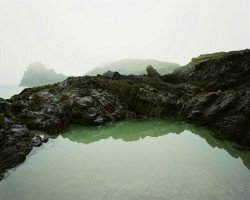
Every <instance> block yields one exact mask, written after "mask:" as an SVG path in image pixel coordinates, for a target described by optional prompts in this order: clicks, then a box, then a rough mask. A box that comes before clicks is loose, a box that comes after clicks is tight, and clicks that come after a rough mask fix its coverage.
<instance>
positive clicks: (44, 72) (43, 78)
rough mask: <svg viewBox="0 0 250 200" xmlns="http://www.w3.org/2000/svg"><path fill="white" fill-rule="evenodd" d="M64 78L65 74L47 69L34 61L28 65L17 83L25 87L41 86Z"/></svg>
mask: <svg viewBox="0 0 250 200" xmlns="http://www.w3.org/2000/svg"><path fill="white" fill-rule="evenodd" d="M66 78H67V76H64V75H63V74H57V73H56V72H55V71H54V70H52V69H49V70H48V69H46V68H45V66H44V65H43V64H42V63H40V62H36V63H33V64H31V65H29V66H28V68H27V70H26V71H25V72H24V74H23V78H22V80H21V82H20V84H19V85H20V86H26V87H30V86H42V85H47V84H53V83H57V82H61V81H63V80H65V79H66Z"/></svg>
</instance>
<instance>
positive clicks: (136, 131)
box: [62, 119, 250, 170]
mask: <svg viewBox="0 0 250 200" xmlns="http://www.w3.org/2000/svg"><path fill="white" fill-rule="evenodd" d="M138 123H140V126H138ZM185 130H189V131H191V132H192V133H194V134H196V135H198V136H200V137H201V138H203V139H205V140H206V142H207V143H208V144H209V145H210V146H211V147H213V148H215V147H217V148H219V149H224V150H225V151H226V152H227V153H228V154H229V155H231V156H232V157H234V158H240V159H241V160H242V161H243V164H244V165H245V166H246V167H247V168H248V169H249V170H250V156H249V152H247V151H240V150H237V149H235V148H234V147H235V145H236V144H234V143H232V142H229V141H223V140H221V139H218V138H215V137H213V136H212V135H213V134H212V133H211V132H210V131H209V130H208V129H205V128H203V127H199V126H195V125H191V124H188V123H185V122H181V121H177V120H174V119H167V120H166V119H165V120H164V119H163V120H159V119H157V120H153V119H151V120H140V121H138V120H136V121H124V122H118V123H111V124H108V125H106V126H99V127H95V126H84V127H83V126H79V125H73V126H71V127H70V129H69V131H68V132H67V133H65V134H62V137H64V138H68V139H69V140H71V141H72V142H78V143H84V144H90V143H93V142H98V141H100V140H104V139H108V138H110V137H111V138H113V139H115V140H118V139H120V140H123V141H125V142H132V141H137V140H139V139H143V138H145V137H159V136H163V135H166V134H170V133H172V134H180V133H182V132H183V131H185Z"/></svg>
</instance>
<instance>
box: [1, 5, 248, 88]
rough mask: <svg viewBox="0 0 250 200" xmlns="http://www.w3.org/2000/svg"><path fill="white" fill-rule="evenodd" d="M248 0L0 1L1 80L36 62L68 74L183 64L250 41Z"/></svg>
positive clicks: (10, 80) (15, 78)
mask: <svg viewBox="0 0 250 200" xmlns="http://www.w3.org/2000/svg"><path fill="white" fill-rule="evenodd" d="M249 10H250V1H249V0H238V1H236V0H0V85H10V84H18V83H19V82H20V80H21V78H22V74H23V71H24V70H25V69H26V67H27V66H28V65H29V64H30V63H32V62H36V61H41V62H42V63H44V65H45V66H46V67H47V68H53V69H55V71H56V72H61V73H64V74H65V75H74V76H79V75H83V74H84V73H86V72H87V71H89V70H90V69H91V68H93V67H95V66H97V65H100V64H102V63H108V62H111V61H114V60H118V59H123V58H149V59H158V60H163V61H169V62H176V63H179V64H182V65H183V64H186V63H188V62H189V61H190V59H191V58H192V57H194V56H197V55H200V54H202V53H210V52H216V51H230V50H240V49H246V48H249V47H250V26H249V24H250V12H249Z"/></svg>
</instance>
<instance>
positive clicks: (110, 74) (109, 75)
mask: <svg viewBox="0 0 250 200" xmlns="http://www.w3.org/2000/svg"><path fill="white" fill-rule="evenodd" d="M113 75H114V72H112V71H107V72H105V73H104V74H103V76H104V77H107V78H112V77H113Z"/></svg>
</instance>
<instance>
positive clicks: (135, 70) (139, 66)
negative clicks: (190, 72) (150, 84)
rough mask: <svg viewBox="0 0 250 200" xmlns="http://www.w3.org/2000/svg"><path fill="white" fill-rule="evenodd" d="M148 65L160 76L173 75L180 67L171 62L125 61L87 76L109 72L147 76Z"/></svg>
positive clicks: (99, 69)
mask: <svg viewBox="0 0 250 200" xmlns="http://www.w3.org/2000/svg"><path fill="white" fill-rule="evenodd" d="M148 65H152V66H153V67H154V68H155V69H156V70H157V71H158V73H159V74H161V75H163V74H168V73H172V72H173V70H174V69H175V68H177V67H179V66H180V65H178V64H175V63H170V62H163V61H158V60H152V59H124V60H119V61H115V62H112V63H110V64H107V65H103V66H99V67H96V68H94V69H93V70H91V71H90V72H88V73H87V75H92V76H95V75H97V74H101V75H102V74H103V73H105V72H107V71H109V70H110V71H113V72H115V71H117V72H119V73H120V74H124V75H129V74H134V75H140V74H146V68H147V66H148Z"/></svg>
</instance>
